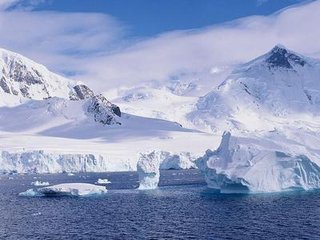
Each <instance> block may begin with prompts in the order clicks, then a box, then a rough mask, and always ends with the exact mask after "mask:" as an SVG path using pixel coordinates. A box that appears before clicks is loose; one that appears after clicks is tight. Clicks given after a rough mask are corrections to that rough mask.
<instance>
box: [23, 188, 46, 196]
mask: <svg viewBox="0 0 320 240" xmlns="http://www.w3.org/2000/svg"><path fill="white" fill-rule="evenodd" d="M19 196H22V197H38V196H43V195H42V194H40V193H39V192H38V191H37V190H36V189H32V188H31V189H28V190H27V191H25V192H22V193H19Z"/></svg>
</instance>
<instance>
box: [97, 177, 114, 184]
mask: <svg viewBox="0 0 320 240" xmlns="http://www.w3.org/2000/svg"><path fill="white" fill-rule="evenodd" d="M108 183H111V182H110V181H109V179H106V178H104V179H103V178H99V179H98V181H96V184H101V185H104V184H108Z"/></svg>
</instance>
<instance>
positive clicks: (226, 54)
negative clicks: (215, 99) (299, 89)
mask: <svg viewBox="0 0 320 240" xmlns="http://www.w3.org/2000/svg"><path fill="white" fill-rule="evenodd" d="M319 12H320V2H319V1H317V2H313V3H309V4H307V5H300V6H297V7H292V8H289V9H286V10H285V11H283V12H280V13H277V14H275V15H272V16H267V17H263V16H253V17H247V18H244V19H241V20H238V21H234V22H231V23H227V24H222V25H217V26H213V27H210V28H207V29H200V30H192V31H177V32H171V33H167V34H164V35H161V36H158V37H156V38H154V39H150V40H146V41H142V42H139V43H137V44H135V45H134V46H132V47H131V48H129V49H126V50H124V51H123V52H120V53H117V54H114V55H109V56H105V57H101V58H98V59H97V61H92V62H88V63H87V64H86V69H88V76H96V77H94V78H93V79H99V84H102V86H105V87H108V86H111V85H112V84H114V83H117V84H125V83H126V82H131V83H133V84H134V83H137V82H139V81H146V80H150V79H166V78H168V76H170V75H174V74H175V73H177V72H180V71H186V70H187V71H189V72H199V71H200V72H201V71H203V70H206V69H211V68H212V67H214V66H224V65H229V64H236V63H240V62H245V61H249V60H251V59H252V58H255V57H257V56H258V55H261V54H263V53H265V52H266V51H269V50H270V49H271V48H272V47H273V46H274V45H276V44H278V43H281V44H283V45H285V46H287V47H288V48H291V49H293V50H295V51H297V52H301V53H304V54H307V55H316V53H319V51H320V45H319V44H318V42H319V39H320V28H319V27H318V23H319V22H320V15H319V14H318V13H319ZM97 84H98V82H97Z"/></svg>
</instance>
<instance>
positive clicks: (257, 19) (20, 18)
mask: <svg viewBox="0 0 320 240" xmlns="http://www.w3.org/2000/svg"><path fill="white" fill-rule="evenodd" d="M319 12H320V0H317V1H300V0H127V1H124V0H0V36H1V38H0V47H2V48H5V49H9V50H12V51H14V52H18V53H20V54H23V55H24V56H27V57H29V58H31V59H33V60H35V61H36V62H39V63H42V64H44V65H45V66H47V67H48V68H49V69H50V70H52V71H54V72H57V73H59V74H62V75H65V76H67V77H70V78H74V79H78V80H81V81H84V82H85V83H87V84H89V85H90V86H91V87H93V88H95V89H98V90H99V91H101V90H104V89H108V88H110V87H117V86H129V85H135V84H141V83H143V82H146V81H166V79H170V78H171V77H172V76H181V75H185V76H191V77H203V76H206V77H208V78H209V79H208V80H209V81H210V79H213V78H214V76H213V75H212V74H211V75H210V72H216V71H211V69H225V68H228V67H229V68H230V66H231V67H233V66H235V65H237V64H241V63H244V62H247V61H249V60H251V59H253V58H255V57H257V56H259V55H261V54H264V53H266V52H267V51H269V50H270V49H271V48H272V47H274V45H276V44H282V45H285V46H287V47H288V48H290V49H293V50H295V51H297V52H299V53H302V54H306V55H308V56H312V57H320V45H319V44H318V42H319V39H320V28H319V26H318V23H319V22H320V14H319Z"/></svg>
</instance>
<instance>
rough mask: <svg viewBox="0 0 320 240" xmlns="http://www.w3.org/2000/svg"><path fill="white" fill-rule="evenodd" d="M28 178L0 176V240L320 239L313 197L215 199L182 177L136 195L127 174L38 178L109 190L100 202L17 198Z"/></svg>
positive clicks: (196, 180)
mask: <svg viewBox="0 0 320 240" xmlns="http://www.w3.org/2000/svg"><path fill="white" fill-rule="evenodd" d="M34 177H35V176H18V175H15V176H13V179H8V176H3V177H1V180H0V214H1V217H0V239H320V237H319V236H320V192H294V193H293V192H291V193H282V194H256V195H222V194H217V193H213V192H210V191H208V190H207V189H206V187H205V184H204V182H203V179H202V177H201V175H200V174H199V172H198V171H197V170H190V171H189V170H188V171H164V172H163V173H162V177H161V187H160V188H159V189H157V190H154V191H138V190H135V189H134V188H136V187H137V186H138V176H137V174H136V173H132V172H127V173H105V174H79V175H75V176H67V175H64V174H59V175H42V176H39V175H38V176H36V177H38V180H42V181H49V182H50V183H51V184H57V183H64V182H87V183H94V182H95V181H96V180H97V179H98V178H108V179H109V180H111V181H112V183H111V184H109V185H108V188H109V189H110V191H109V192H108V194H107V195H105V196H104V197H89V198H76V197H47V198H45V197H33V198H32V197H20V196H18V194H19V193H20V192H23V191H25V190H27V189H28V188H31V185H30V183H31V182H32V181H35V179H33V178H34ZM183 184H187V185H183Z"/></svg>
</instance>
